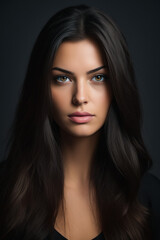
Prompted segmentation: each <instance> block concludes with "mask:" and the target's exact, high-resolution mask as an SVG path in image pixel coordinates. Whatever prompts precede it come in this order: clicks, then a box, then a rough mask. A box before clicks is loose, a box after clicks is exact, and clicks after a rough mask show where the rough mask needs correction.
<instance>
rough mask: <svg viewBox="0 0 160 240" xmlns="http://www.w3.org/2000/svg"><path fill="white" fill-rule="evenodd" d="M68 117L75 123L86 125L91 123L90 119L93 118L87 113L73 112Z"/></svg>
mask: <svg viewBox="0 0 160 240" xmlns="http://www.w3.org/2000/svg"><path fill="white" fill-rule="evenodd" d="M68 116H69V119H70V120H71V121H72V122H75V123H87V122H89V121H91V120H92V118H93V117H94V115H93V114H90V113H88V112H74V113H72V114H70V115H68Z"/></svg>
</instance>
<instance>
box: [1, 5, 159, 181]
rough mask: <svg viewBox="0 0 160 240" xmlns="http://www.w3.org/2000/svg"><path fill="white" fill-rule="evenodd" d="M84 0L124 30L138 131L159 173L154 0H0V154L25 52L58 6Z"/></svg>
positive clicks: (154, 170) (156, 12)
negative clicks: (139, 114) (136, 95)
mask: <svg viewBox="0 0 160 240" xmlns="http://www.w3.org/2000/svg"><path fill="white" fill-rule="evenodd" d="M82 3H86V4H89V5H92V6H95V7H97V8H99V9H100V10H103V11H104V12H106V13H108V15H109V16H111V17H112V18H113V20H114V21H115V22H116V23H117V25H118V26H119V27H120V29H121V30H122V32H123V33H124V35H125V37H126V39H127V42H128V45H129V51H130V54H131V57H132V60H133V64H134V68H135V72H136V77H137V82H138V87H139V92H140V96H141V102H142V107H143V119H144V125H143V129H142V134H143V137H144V142H145V144H146V147H147V149H148V150H149V153H150V155H151V157H152V159H153V162H154V164H153V167H152V169H151V172H152V173H153V174H154V175H155V176H157V177H159V178H160V157H159V148H160V144H159V143H160V140H159V135H160V131H159V130H160V127H159V123H160V95H159V92H160V83H159V82H160V66H159V61H160V14H159V13H160V4H159V1H158V0H157V1H156V0H150V1H149V0H142V1H141V0H139V1H138V0H131V1H130V0H125V1H123V0H106V1H100V0H95V1H94V0H88V1H78V0H75V1H69V0H66V1H65V0H63V1H61V0H59V1H58V2H55V1H53V0H52V1H51V0H48V1H47V0H46V1H44V0H43V1H42V0H39V1H38V0H33V1H29V0H23V1H16V0H15V1H12V0H10V1H1V3H0V81H1V82H0V86H1V87H0V108H1V118H0V120H1V122H0V133H1V134H0V160H2V159H3V158H4V157H5V155H4V149H5V146H6V142H7V137H8V136H9V127H10V125H11V122H12V120H13V117H14V113H15V108H16V104H17V101H18V97H19V94H20V89H21V86H22V83H23V80H24V76H25V72H26V68H27V64H28V60H29V56H30V53H31V50H32V47H33V44H34V42H35V39H36V37H37V35H38V34H39V32H40V30H41V28H42V27H43V26H44V24H45V23H46V21H47V20H48V19H49V18H50V17H51V16H52V15H53V14H54V13H55V12H56V11H58V10H60V9H62V8H64V7H67V6H70V5H76V4H82Z"/></svg>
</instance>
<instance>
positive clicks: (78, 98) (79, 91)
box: [72, 79, 88, 105]
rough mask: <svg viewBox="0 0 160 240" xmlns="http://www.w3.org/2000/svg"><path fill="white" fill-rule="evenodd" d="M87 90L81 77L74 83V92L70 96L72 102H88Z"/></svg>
mask: <svg viewBox="0 0 160 240" xmlns="http://www.w3.org/2000/svg"><path fill="white" fill-rule="evenodd" d="M87 92H88V91H87V83H86V82H85V81H84V80H83V79H81V80H80V81H77V82H76V83H75V88H74V93H73V97H72V102H73V104H75V105H81V104H83V103H85V104H86V103H87V102H88V97H87Z"/></svg>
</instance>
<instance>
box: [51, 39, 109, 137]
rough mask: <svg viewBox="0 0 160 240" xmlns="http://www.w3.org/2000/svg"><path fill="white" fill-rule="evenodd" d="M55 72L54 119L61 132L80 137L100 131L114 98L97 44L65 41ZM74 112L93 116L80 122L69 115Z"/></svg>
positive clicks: (57, 56) (58, 56)
mask: <svg viewBox="0 0 160 240" xmlns="http://www.w3.org/2000/svg"><path fill="white" fill-rule="evenodd" d="M51 74H52V76H51V77H52V81H51V96H52V103H53V119H54V121H55V122H56V123H57V124H58V126H59V127H60V129H61V131H65V132H67V133H68V134H70V135H74V136H77V137H78V136H79V137H87V136H91V135H92V134H94V133H96V132H97V131H98V130H99V129H100V128H101V127H102V126H103V124H104V122H105V119H106V117H107V113H108V110H109V106H110V103H111V100H112V94H111V88H110V84H109V82H108V77H109V73H108V70H107V68H106V66H105V64H104V62H103V58H102V54H101V52H100V50H99V48H98V46H97V45H96V43H94V42H93V41H91V40H89V39H85V40H80V41H77V42H69V41H68V42H63V43H62V44H61V45H60V47H59V49H58V50H57V52H56V54H55V57H54V61H53V65H52V73H51ZM74 112H88V113H90V114H92V115H93V116H92V117H91V118H90V119H89V120H87V121H85V119H84V118H83V119H84V121H83V120H82V121H81V119H82V118H81V117H79V118H77V119H79V120H78V122H77V120H75V121H74V117H73V119H71V118H70V117H69V116H68V115H70V114H72V113H74ZM75 119H76V118H75ZM79 121H80V122H79Z"/></svg>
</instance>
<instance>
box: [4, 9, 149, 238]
mask: <svg viewBox="0 0 160 240" xmlns="http://www.w3.org/2000/svg"><path fill="white" fill-rule="evenodd" d="M141 126H142V119H141V108H140V101H139V95H138V90H137V86H136V82H135V77H134V71H133V68H132V63H131V60H130V57H129V53H128V50H127V44H126V41H125V39H124V37H123V35H122V33H121V32H120V31H119V29H118V28H117V26H116V25H115V24H114V23H113V21H112V20H111V19H110V18H109V17H108V16H106V14H104V13H102V12H101V11H99V10H97V9H95V8H92V7H88V6H86V5H79V6H72V7H68V8H65V9H63V10H61V11H59V12H58V13H56V14H55V15H54V16H53V17H52V18H51V19H50V20H49V21H48V23H47V24H46V25H45V26H44V28H43V29H42V31H41V32H40V34H39V36H38V38H37V41H36V43H35V46H34V48H33V51H32V54H31V58H30V62H29V65H28V70H27V74H26V78H25V81H24V85H23V89H22V93H21V96H20V100H19V104H18V107H17V111H16V116H15V120H14V123H13V130H12V136H11V139H10V144H9V154H8V157H7V160H6V161H5V162H4V165H6V166H5V167H4V170H3V174H2V177H1V193H2V194H1V195H2V197H1V200H0V201H1V204H0V206H1V207H0V208H1V209H0V210H1V216H0V220H1V222H0V223H1V224H0V226H1V231H0V238H1V239H27V240H29V239H40V240H41V239H66V238H67V239H71V240H73V239H74V240H80V239H88V240H89V239H96V240H98V239H109V240H116V239H117V240H119V239H123V240H128V239H136V240H142V239H151V237H150V225H149V210H148V209H147V208H146V207H145V206H143V205H142V204H141V203H140V202H139V200H138V197H137V195H138V191H139V186H140V181H141V178H142V176H143V175H144V173H145V172H146V171H147V170H148V169H149V168H150V167H151V163H152V160H151V158H150V156H149V154H148V152H147V149H146V148H145V146H144V142H143V139H142V136H141Z"/></svg>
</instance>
